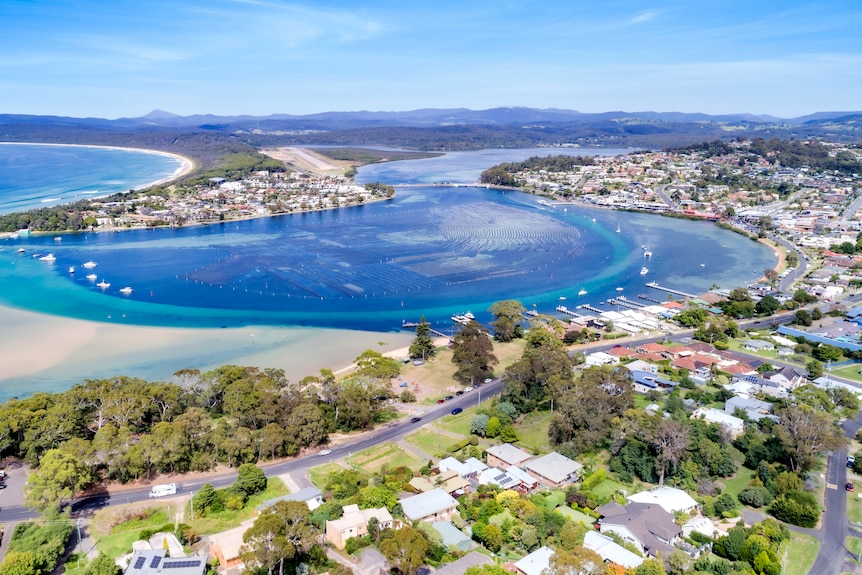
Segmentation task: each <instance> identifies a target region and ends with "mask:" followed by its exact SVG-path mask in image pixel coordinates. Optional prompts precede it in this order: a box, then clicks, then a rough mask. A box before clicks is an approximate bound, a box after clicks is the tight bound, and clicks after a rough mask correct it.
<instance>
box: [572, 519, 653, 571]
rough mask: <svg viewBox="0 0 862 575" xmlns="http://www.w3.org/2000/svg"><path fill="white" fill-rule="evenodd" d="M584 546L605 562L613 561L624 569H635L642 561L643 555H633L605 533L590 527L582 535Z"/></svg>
mask: <svg viewBox="0 0 862 575" xmlns="http://www.w3.org/2000/svg"><path fill="white" fill-rule="evenodd" d="M584 548H585V549H589V550H590V551H595V552H596V553H598V555H599V557H601V558H602V561H604V562H605V563H613V564H614V565H619V566H620V567H623V568H624V569H637V568H638V567H639V566H640V564H641V563H643V562H644V559H643V557H641V556H639V555H635V554H634V553H632V552H631V551H629V550H628V549H626V548H625V547H623V546H622V545H619V544H618V543H616V542H615V541H614V540H613V539H611V538H610V537H608V536H607V535H602V534H601V533H599V532H597V531H593V530H592V529H591V530H589V531H587V533H586V535H584Z"/></svg>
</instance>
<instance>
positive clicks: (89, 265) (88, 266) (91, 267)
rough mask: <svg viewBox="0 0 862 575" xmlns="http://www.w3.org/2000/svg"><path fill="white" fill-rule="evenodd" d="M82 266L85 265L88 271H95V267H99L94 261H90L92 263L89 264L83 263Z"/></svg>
mask: <svg viewBox="0 0 862 575" xmlns="http://www.w3.org/2000/svg"><path fill="white" fill-rule="evenodd" d="M82 265H83V266H84V267H85V268H87V269H88V270H91V269H93V268H94V267H96V266H97V265H99V264H97V263H96V262H94V261H93V260H90V261H88V262H85V263H83V264H82Z"/></svg>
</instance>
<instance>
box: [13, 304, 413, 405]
mask: <svg viewBox="0 0 862 575" xmlns="http://www.w3.org/2000/svg"><path fill="white" fill-rule="evenodd" d="M0 317H2V318H3V320H4V324H6V325H11V326H15V329H14V330H3V331H0V347H2V348H3V350H4V352H3V354H0V402H2V401H5V400H7V399H9V398H11V397H16V396H25V395H30V394H31V393H33V392H41V391H46V392H60V391H65V390H67V389H69V388H71V387H72V386H73V385H75V384H76V383H81V382H83V381H84V380H86V379H102V378H110V377H116V376H120V375H125V376H129V377H139V378H141V379H144V380H147V381H163V380H165V379H168V378H170V376H171V375H172V374H173V373H175V372H176V371H178V370H180V369H199V370H201V371H208V370H211V369H214V368H216V367H220V366H222V365H231V364H232V365H244V366H252V367H259V368H262V369H263V368H276V369H283V370H284V372H285V375H286V376H287V378H288V379H289V380H290V381H292V382H297V381H299V380H301V379H302V378H303V377H305V376H307V375H312V374H316V373H318V372H319V370H320V369H323V368H329V369H332V370H333V371H334V372H335V371H338V372H343V371H345V370H347V369H349V367H350V366H351V365H352V364H353V360H354V359H355V358H356V357H357V356H359V355H360V354H361V353H362V352H363V351H365V350H367V349H373V350H375V351H380V352H381V353H384V354H387V355H389V354H393V355H395V356H398V357H400V355H399V354H402V353H403V351H402V350H403V349H404V348H405V346H409V344H410V342H411V341H412V339H413V334H412V333H410V332H373V331H352V330H346V329H328V328H309V327H296V326H291V327H281V326H248V327H239V328H227V329H219V328H203V329H201V328H175V327H152V326H135V325H121V324H110V323H101V322H95V321H87V320H80V319H72V318H66V317H58V316H52V315H47V314H41V313H37V312H32V311H27V310H22V309H18V308H12V307H7V306H0ZM25 390H26V393H24V391H25Z"/></svg>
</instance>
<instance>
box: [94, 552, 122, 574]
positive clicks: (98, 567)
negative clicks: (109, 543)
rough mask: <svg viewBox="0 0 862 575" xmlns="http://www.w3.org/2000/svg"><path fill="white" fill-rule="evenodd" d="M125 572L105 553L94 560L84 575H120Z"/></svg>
mask: <svg viewBox="0 0 862 575" xmlns="http://www.w3.org/2000/svg"><path fill="white" fill-rule="evenodd" d="M122 572H123V570H122V569H120V567H119V565H117V563H116V562H115V561H114V560H113V559H111V558H110V557H109V556H107V555H105V554H104V553H99V555H98V556H97V557H96V558H95V559H93V560H92V561H91V562H90V563H89V565H87V568H86V569H85V570H84V575H120V574H121V573H122Z"/></svg>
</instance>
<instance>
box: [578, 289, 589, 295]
mask: <svg viewBox="0 0 862 575" xmlns="http://www.w3.org/2000/svg"><path fill="white" fill-rule="evenodd" d="M578 295H587V290H585V289H582V290H581V291H579V292H578Z"/></svg>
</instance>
